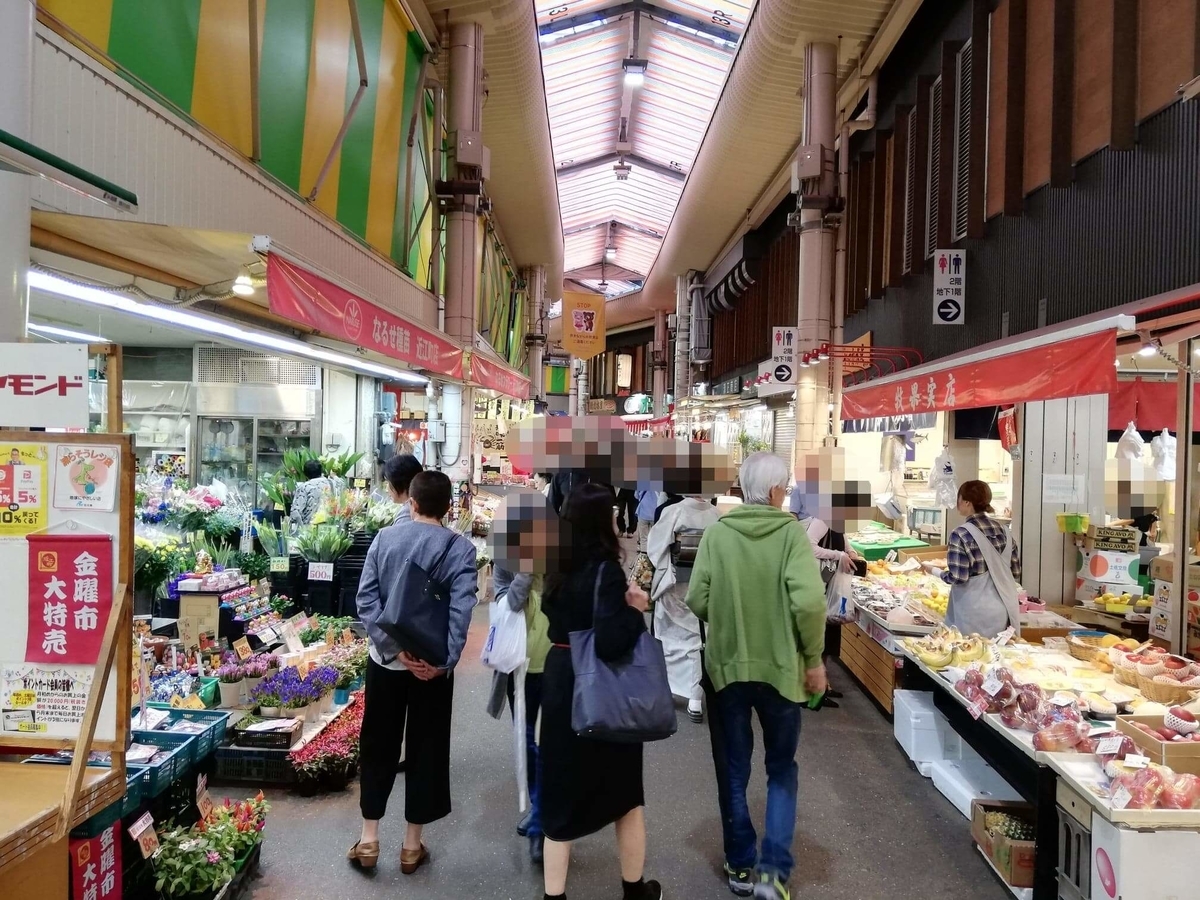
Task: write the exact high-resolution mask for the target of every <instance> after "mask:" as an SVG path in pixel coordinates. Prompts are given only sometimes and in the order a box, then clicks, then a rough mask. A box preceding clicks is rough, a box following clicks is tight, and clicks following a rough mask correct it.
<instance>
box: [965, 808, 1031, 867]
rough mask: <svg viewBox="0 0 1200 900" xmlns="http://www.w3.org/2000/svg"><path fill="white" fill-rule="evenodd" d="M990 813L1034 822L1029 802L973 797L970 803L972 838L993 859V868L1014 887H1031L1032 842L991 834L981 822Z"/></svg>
mask: <svg viewBox="0 0 1200 900" xmlns="http://www.w3.org/2000/svg"><path fill="white" fill-rule="evenodd" d="M989 812H1006V813H1008V814H1009V815H1010V816H1015V817H1016V818H1018V819H1021V820H1022V821H1025V822H1029V823H1030V824H1033V822H1034V817H1035V813H1034V809H1033V807H1032V806H1030V805H1029V804H1028V803H1021V802H1018V801H1011V800H973V801H972V802H971V837H972V838H973V839H974V841H975V843H976V844H977V845H978V846H979V849H980V850H982V851H983V853H984V855H985V856H987V858H988V859H990V860H991V861H992V865H994V866H995V867H996V871H997V872H999V873H1000V877H1001V878H1003V879H1004V880H1005V881H1006V882H1008V884H1010V885H1011V886H1013V887H1017V888H1031V887H1033V863H1034V858H1035V844H1034V842H1033V841H1014V840H1011V839H1010V838H1008V837H1005V836H1004V835H1002V834H998V835H993V834H991V833H989V832H988V830H987V827H986V826H985V825H984V816H985V815H986V814H987V813H989Z"/></svg>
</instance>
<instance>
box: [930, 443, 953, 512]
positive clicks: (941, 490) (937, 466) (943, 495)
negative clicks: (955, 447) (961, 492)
mask: <svg viewBox="0 0 1200 900" xmlns="http://www.w3.org/2000/svg"><path fill="white" fill-rule="evenodd" d="M929 489H930V490H932V491H933V496H934V497H935V498H937V502H938V504H939V505H941V506H948V507H953V506H956V505H957V504H958V479H957V478H955V476H954V458H953V457H952V456H951V455H950V451H949V449H947V448H943V449H942V452H941V453H939V454H938V457H937V459H935V460H934V461H933V465H932V466H931V467H930V469H929Z"/></svg>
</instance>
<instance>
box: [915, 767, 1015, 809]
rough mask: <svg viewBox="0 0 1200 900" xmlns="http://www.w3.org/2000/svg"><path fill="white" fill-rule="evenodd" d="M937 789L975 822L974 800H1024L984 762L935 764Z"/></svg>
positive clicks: (935, 785) (934, 779)
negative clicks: (972, 813)
mask: <svg viewBox="0 0 1200 900" xmlns="http://www.w3.org/2000/svg"><path fill="white" fill-rule="evenodd" d="M933 785H934V787H936V788H937V789H938V790H939V791H941V792H942V794H943V795H944V796H945V797H946V799H947V800H949V801H950V802H951V803H953V804H954V808H955V809H957V810H958V811H959V812H960V813H962V814H963V818H966V819H969V818H971V801H972V800H1020V799H1021V795H1020V794H1018V793H1017V792H1016V791H1014V790H1013V789H1012V788H1011V787H1009V784H1008V782H1007V781H1005V780H1004V779H1003V778H1001V777H1000V774H999V773H998V772H996V770H995V769H993V768H992V767H991V766H989V765H988V764H987V763H985V762H984V761H983V760H981V759H978V758H976V759H943V760H942V761H941V762H935V763H934V764H933Z"/></svg>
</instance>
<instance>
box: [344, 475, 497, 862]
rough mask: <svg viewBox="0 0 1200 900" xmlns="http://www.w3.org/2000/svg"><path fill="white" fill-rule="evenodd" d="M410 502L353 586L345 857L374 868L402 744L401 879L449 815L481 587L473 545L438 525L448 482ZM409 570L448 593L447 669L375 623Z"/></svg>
mask: <svg viewBox="0 0 1200 900" xmlns="http://www.w3.org/2000/svg"><path fill="white" fill-rule="evenodd" d="M408 494H409V502H410V503H411V508H412V518H411V521H409V522H405V523H402V524H400V525H390V526H388V527H387V528H384V529H383V530H382V531H380V532H379V534H378V536H377V537H376V538H375V541H374V543H372V544H371V549H370V550H369V551H368V552H367V560H366V564H365V565H364V566H363V573H362V580H361V581H360V582H359V588H358V615H359V618H360V619H362V622H363V625H365V626H366V629H367V634H368V636H369V638H370V643H369V652H370V659H369V660H368V662H367V676H366V695H365V697H364V703H365V709H364V711H363V723H362V731H361V735H360V738H359V741H360V766H361V778H360V798H359V806H360V808H361V810H362V817H363V821H362V832H361V834H360V836H359V839H358V840H357V841H356V842H355V844H354V846H353V847H351V848H350V850H349V852H348V853H347V854H346V855H347V857H348V858H349V859H350V860H351V862H353V863H355V864H356V865H358V866H360V867H362V868H364V869H372V868H374V867H375V865H376V863H377V862H378V860H379V820H380V819H382V818H383V816H384V813H385V812H386V811H387V802H388V798H389V797H390V796H391V793H392V787H393V785H394V784H395V781H396V765H397V762H398V761H399V759H400V748H401V745H402V743H403V744H404V745H405V746H406V747H407V751H408V766H407V771H406V774H405V791H404V819H405V822H406V823H407V828H406V830H405V836H404V846H403V848H402V849H401V851H400V870H401V871H402V872H403V873H404V874H405V875H411V874H412V873H413V872H415V871H416V870H417V869H418V868H420V867H421V865H422V864H424V863H425V862H426V860H428V858H429V851H428V850H427V849H426V848H425V845H424V844H423V843H422V842H421V836H422V829H423V827H424V826H425V825H427V824H429V823H430V822H435V821H437V820H438V819H441V818H443V817H445V816H446V815H448V814H449V812H450V716H451V710H452V705H453V699H454V667H455V665H457V663H458V660H459V657H460V656H461V655H462V650H463V646H464V645H465V644H466V642H467V628H468V627H469V626H470V624H471V610H472V608H473V607H474V606H475V594H476V589H477V586H478V575H477V573H476V570H475V546H474V545H473V544H472V543H471V542H470V541H469V540H467V539H466V538H465V537H462V536H461V535H458V534H456V533H455V532H453V531H451V530H450V529H447V528H443V527H442V525H441V520H442V518H443V517H444V516H445V515H446V513H447V511H448V510H449V509H450V502H451V485H450V479H449V478H447V477H446V476H445V475H443V474H442V473H441V472H421V473H419V474H417V475H416V476H414V477H413V479H412V481H411V484H410V485H409V491H408ZM410 564H411V565H410ZM414 566H419V567H420V569H422V570H423V571H424V572H425V573H427V574H428V577H429V579H430V580H431V581H433V582H435V583H438V584H442V585H445V586H447V587H448V590H449V594H450V615H449V628H448V633H447V635H446V662H445V665H444V666H442V667H440V668H439V667H435V666H433V665H431V664H430V663H427V662H424V661H422V660H419V659H416V658H415V657H413V656H411V655H410V654H408V653H406V652H403V651H402V650H401V648H400V646H399V645H398V644H397V643H396V641H395V640H394V639H393V638H392V636H391V635H390V634H388V633H387V632H386V631H384V630H383V629H382V628H381V627H380V624H379V623H380V618H381V616H382V614H383V611H384V609H385V608H386V607H387V604H388V600H389V597H391V596H396V595H399V593H400V592H402V591H404V589H405V581H406V579H409V578H414V577H420V576H419V573H415V572H414Z"/></svg>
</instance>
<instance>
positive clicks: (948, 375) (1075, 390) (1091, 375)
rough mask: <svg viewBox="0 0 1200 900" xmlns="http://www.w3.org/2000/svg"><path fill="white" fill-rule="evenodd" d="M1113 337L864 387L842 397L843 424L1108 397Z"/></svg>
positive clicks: (1112, 374) (1112, 371) (1114, 375)
mask: <svg viewBox="0 0 1200 900" xmlns="http://www.w3.org/2000/svg"><path fill="white" fill-rule="evenodd" d="M1116 340H1117V333H1116V331H1115V330H1108V331H1101V332H1097V333H1095V334H1089V335H1085V336H1083V337H1077V338H1070V339H1068V340H1064V341H1058V342H1057V343H1051V344H1046V345H1044V346H1040V347H1031V348H1029V349H1027V350H1020V351H1017V352H1015V353H1006V354H1000V355H997V356H995V357H993V358H991V359H983V360H979V361H977V362H969V363H963V364H961V365H957V366H955V365H948V366H946V367H945V368H942V369H933V370H927V371H925V372H924V373H922V374H920V375H913V376H910V377H903V373H901V377H896V378H890V379H888V380H887V382H886V383H884V384H873V383H871V382H867V383H865V384H863V385H861V386H858V387H853V388H847V389H846V391H845V392H844V393H843V394H842V418H843V419H867V418H874V417H877V416H901V415H911V414H913V413H924V412H944V411H948V410H954V409H973V408H976V407H980V406H1003V405H1006V404H1011V403H1024V402H1028V401H1034V400H1058V399H1062V398H1065V397H1084V396H1087V395H1089V394H1107V393H1109V392H1110V391H1112V390H1113V388H1114V387H1115V386H1116V381H1117V370H1116V369H1115V368H1114V367H1113V359H1114V358H1115V354H1116Z"/></svg>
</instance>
